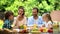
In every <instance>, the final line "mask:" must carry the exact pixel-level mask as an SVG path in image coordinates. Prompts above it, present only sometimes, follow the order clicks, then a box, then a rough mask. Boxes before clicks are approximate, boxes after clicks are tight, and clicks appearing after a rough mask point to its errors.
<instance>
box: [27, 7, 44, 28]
mask: <svg viewBox="0 0 60 34" xmlns="http://www.w3.org/2000/svg"><path fill="white" fill-rule="evenodd" d="M38 11H39V10H38V8H36V7H34V8H33V9H32V15H33V16H31V17H29V18H28V23H27V26H33V25H34V24H36V25H37V26H39V27H41V26H42V24H43V20H42V17H41V16H38Z"/></svg>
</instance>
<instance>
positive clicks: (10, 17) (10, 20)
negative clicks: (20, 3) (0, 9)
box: [3, 11, 14, 29]
mask: <svg viewBox="0 0 60 34" xmlns="http://www.w3.org/2000/svg"><path fill="white" fill-rule="evenodd" d="M13 18H14V17H13V12H11V11H7V12H6V13H5V21H4V25H3V28H7V29H11V28H12V27H11V25H12V23H13Z"/></svg>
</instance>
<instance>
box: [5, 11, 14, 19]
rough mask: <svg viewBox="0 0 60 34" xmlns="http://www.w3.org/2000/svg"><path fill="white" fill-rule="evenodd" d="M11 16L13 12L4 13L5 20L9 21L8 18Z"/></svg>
mask: <svg viewBox="0 0 60 34" xmlns="http://www.w3.org/2000/svg"><path fill="white" fill-rule="evenodd" d="M11 15H13V12H12V11H7V12H6V13H5V19H9V17H10V16H11Z"/></svg>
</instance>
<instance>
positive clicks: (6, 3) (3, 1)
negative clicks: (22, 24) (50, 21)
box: [0, 0, 60, 17]
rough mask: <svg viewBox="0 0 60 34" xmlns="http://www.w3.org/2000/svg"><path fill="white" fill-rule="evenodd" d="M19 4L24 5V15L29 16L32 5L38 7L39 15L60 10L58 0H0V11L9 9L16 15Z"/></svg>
mask: <svg viewBox="0 0 60 34" xmlns="http://www.w3.org/2000/svg"><path fill="white" fill-rule="evenodd" d="M19 6H24V8H25V15H26V16H27V17H29V16H31V15H32V8H33V7H38V8H39V15H42V14H43V13H47V12H49V13H50V12H51V11H53V10H60V0H0V11H1V10H2V11H5V10H11V11H12V12H13V13H14V16H17V15H18V13H17V12H18V7H19Z"/></svg>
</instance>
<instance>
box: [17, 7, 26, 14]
mask: <svg viewBox="0 0 60 34" xmlns="http://www.w3.org/2000/svg"><path fill="white" fill-rule="evenodd" d="M19 9H23V15H24V14H25V10H24V7H23V6H19V8H18V10H19Z"/></svg>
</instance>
